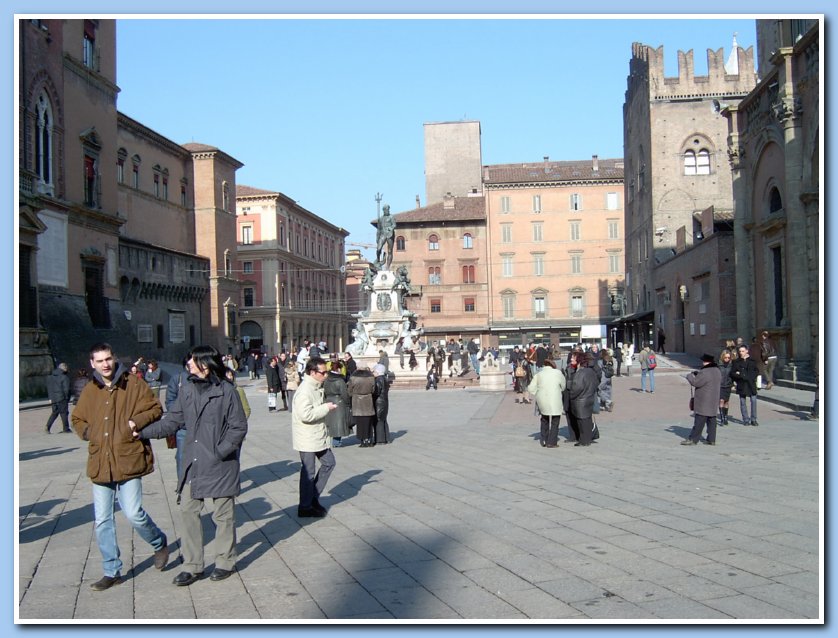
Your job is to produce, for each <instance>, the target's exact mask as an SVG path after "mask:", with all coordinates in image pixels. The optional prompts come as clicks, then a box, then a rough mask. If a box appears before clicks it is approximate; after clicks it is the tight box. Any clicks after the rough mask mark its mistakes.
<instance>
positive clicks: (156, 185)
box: [154, 172, 160, 197]
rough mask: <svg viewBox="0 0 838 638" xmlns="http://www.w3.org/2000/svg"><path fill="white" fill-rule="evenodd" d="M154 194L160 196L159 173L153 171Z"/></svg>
mask: <svg viewBox="0 0 838 638" xmlns="http://www.w3.org/2000/svg"><path fill="white" fill-rule="evenodd" d="M154 196H155V197H160V174H159V173H157V172H155V173H154Z"/></svg>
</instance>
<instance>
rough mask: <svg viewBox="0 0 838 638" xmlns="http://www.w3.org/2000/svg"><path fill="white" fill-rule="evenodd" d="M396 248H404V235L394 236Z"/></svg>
mask: <svg viewBox="0 0 838 638" xmlns="http://www.w3.org/2000/svg"><path fill="white" fill-rule="evenodd" d="M396 250H404V235H399V236H398V237H396Z"/></svg>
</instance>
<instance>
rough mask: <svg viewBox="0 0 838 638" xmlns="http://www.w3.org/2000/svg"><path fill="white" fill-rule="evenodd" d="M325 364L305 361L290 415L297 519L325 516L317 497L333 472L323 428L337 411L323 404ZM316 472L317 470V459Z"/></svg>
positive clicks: (326, 437) (328, 404)
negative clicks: (298, 464) (297, 479)
mask: <svg viewBox="0 0 838 638" xmlns="http://www.w3.org/2000/svg"><path fill="white" fill-rule="evenodd" d="M326 374H327V372H326V362H325V361H324V360H323V359H321V358H320V357H312V358H310V359H309V360H308V361H307V362H306V366H305V375H304V376H303V381H302V383H300V387H299V388H298V389H297V391H296V392H295V393H294V403H293V410H292V412H291V435H292V439H293V446H294V449H295V450H297V451H298V452H299V453H300V462H301V463H302V467H301V468H300V504H299V506H298V507H297V516H299V517H300V518H310V517H317V518H322V517H323V516H326V508H325V507H323V506H322V505H320V501H319V497H320V495H321V494H322V493H323V489H324V488H325V487H326V483H327V482H328V481H329V476H330V475H331V473H332V470H334V469H335V455H334V454H333V453H332V450H331V448H330V445H331V440H332V438H331V437H330V436H329V432H328V430H327V429H326V415H327V414H328V413H329V412H330V411H332V410H334V409H335V408H337V405H335V404H334V403H324V401H323V379H325V378H326ZM318 459H319V460H320V470H319V471H318V470H317V463H316V461H317V460H318Z"/></svg>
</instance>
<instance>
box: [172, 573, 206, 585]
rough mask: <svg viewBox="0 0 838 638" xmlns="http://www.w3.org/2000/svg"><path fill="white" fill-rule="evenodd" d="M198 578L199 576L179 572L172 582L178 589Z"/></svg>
mask: <svg viewBox="0 0 838 638" xmlns="http://www.w3.org/2000/svg"><path fill="white" fill-rule="evenodd" d="M199 578H200V575H199V574H192V573H191V572H181V573H179V574H178V575H177V576H175V578H174V580H173V581H172V582H173V583H174V584H175V585H177V586H178V587H187V586H188V585H191V584H192V583H194V582H195V581H197V580H198V579H199Z"/></svg>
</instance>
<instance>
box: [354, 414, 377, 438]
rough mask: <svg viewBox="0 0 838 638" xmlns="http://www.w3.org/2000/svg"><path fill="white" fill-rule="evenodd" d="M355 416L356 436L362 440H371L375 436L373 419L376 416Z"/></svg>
mask: <svg viewBox="0 0 838 638" xmlns="http://www.w3.org/2000/svg"><path fill="white" fill-rule="evenodd" d="M354 418H355V436H357V437H358V438H359V439H360V440H361V441H371V440H372V437H373V431H372V427H373V419H375V416H372V415H370V416H356V417H354Z"/></svg>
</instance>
